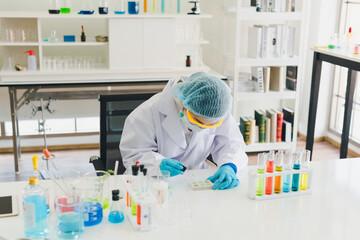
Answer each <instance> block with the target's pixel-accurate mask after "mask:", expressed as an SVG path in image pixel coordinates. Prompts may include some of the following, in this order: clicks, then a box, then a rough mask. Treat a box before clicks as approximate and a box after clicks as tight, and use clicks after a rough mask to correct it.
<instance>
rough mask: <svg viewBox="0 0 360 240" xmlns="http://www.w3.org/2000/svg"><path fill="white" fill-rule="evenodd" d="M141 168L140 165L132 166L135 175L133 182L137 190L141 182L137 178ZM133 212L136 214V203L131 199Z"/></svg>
mask: <svg viewBox="0 0 360 240" xmlns="http://www.w3.org/2000/svg"><path fill="white" fill-rule="evenodd" d="M139 169H140V167H139V165H132V166H131V170H132V175H133V180H132V182H131V184H132V185H133V186H134V187H135V190H137V188H138V184H139V181H138V179H137V176H138V174H139ZM131 214H132V215H134V216H136V205H135V203H134V201H133V200H131Z"/></svg>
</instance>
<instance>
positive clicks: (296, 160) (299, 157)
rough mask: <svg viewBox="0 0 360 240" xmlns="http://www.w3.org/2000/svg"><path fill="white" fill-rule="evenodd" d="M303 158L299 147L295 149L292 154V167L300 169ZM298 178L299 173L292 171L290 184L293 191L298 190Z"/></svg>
mask: <svg viewBox="0 0 360 240" xmlns="http://www.w3.org/2000/svg"><path fill="white" fill-rule="evenodd" d="M302 158H303V152H302V151H301V149H299V150H297V151H296V153H295V156H294V161H293V169H294V170H300V164H301V161H302ZM299 180H300V174H299V173H294V174H293V179H292V186H291V190H292V191H293V192H296V191H298V190H299Z"/></svg>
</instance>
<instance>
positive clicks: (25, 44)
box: [0, 42, 39, 47]
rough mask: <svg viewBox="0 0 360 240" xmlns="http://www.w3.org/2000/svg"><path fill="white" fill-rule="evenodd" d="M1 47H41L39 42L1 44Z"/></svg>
mask: <svg viewBox="0 0 360 240" xmlns="http://www.w3.org/2000/svg"><path fill="white" fill-rule="evenodd" d="M0 46H19V47H21V46H39V43H38V42H0Z"/></svg>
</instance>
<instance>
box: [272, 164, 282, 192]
mask: <svg viewBox="0 0 360 240" xmlns="http://www.w3.org/2000/svg"><path fill="white" fill-rule="evenodd" d="M275 172H282V167H281V166H276V167H275ZM274 193H277V194H279V193H281V176H276V177H275V187H274Z"/></svg>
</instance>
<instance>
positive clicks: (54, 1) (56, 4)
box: [49, 0, 60, 14]
mask: <svg viewBox="0 0 360 240" xmlns="http://www.w3.org/2000/svg"><path fill="white" fill-rule="evenodd" d="M49 13H50V14H59V13H60V0H49Z"/></svg>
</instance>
